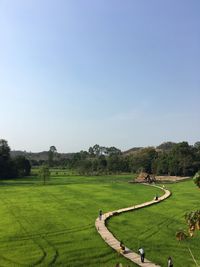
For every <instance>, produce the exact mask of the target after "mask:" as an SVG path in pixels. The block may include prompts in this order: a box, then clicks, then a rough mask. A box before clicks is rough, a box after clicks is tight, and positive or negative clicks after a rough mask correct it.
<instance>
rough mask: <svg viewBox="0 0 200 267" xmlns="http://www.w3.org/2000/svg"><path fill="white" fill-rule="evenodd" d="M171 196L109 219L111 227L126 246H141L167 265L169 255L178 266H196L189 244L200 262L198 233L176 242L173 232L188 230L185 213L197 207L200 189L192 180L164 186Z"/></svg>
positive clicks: (136, 247)
mask: <svg viewBox="0 0 200 267" xmlns="http://www.w3.org/2000/svg"><path fill="white" fill-rule="evenodd" d="M167 187H168V188H169V189H170V190H171V191H172V193H173V195H172V197H170V198H169V199H167V200H166V201H164V202H162V203H159V204H158V205H155V206H152V207H147V208H145V209H141V210H138V211H136V212H130V213H125V214H122V215H120V216H118V217H114V218H112V219H111V220H110V221H109V228H110V230H111V231H112V232H113V233H114V234H115V235H116V236H117V237H118V238H119V239H122V240H123V241H124V242H125V244H126V245H127V246H129V248H132V249H133V250H137V249H138V247H139V246H143V247H144V248H145V250H146V256H147V257H148V258H149V259H150V260H152V261H154V262H156V263H159V264H160V265H161V266H166V265H167V264H166V261H167V258H168V256H172V257H173V259H174V265H175V266H177V267H193V266H196V265H195V264H194V262H193V260H192V258H191V255H190V254H189V251H188V247H190V249H191V251H192V253H193V254H194V257H195V258H196V260H197V262H198V264H199V265H200V232H198V233H196V236H195V237H194V238H192V239H188V240H187V241H182V242H180V243H179V242H178V241H176V238H175V233H176V231H178V230H180V229H183V230H184V229H185V230H186V229H187V227H186V224H185V221H184V214H185V212H187V211H191V210H196V209H199V208H200V191H199V189H197V187H195V185H194V184H193V182H192V181H187V182H181V183H178V184H171V185H167Z"/></svg>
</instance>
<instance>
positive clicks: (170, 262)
mask: <svg viewBox="0 0 200 267" xmlns="http://www.w3.org/2000/svg"><path fill="white" fill-rule="evenodd" d="M173 266H174V265H173V261H172V258H171V257H169V258H168V261H167V267H173Z"/></svg>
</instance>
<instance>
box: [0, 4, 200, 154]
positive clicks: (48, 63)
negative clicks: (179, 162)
mask: <svg viewBox="0 0 200 267" xmlns="http://www.w3.org/2000/svg"><path fill="white" fill-rule="evenodd" d="M199 12H200V2H199V1H198V0H192V1H186V0H185V1H180V0H177V1H172V0H169V1H160V0H153V1H144V0H140V1H139V0H138V1H131V0H130V1H129V0H127V1H125V2H123V3H122V1H114V0H110V1H91V0H90V1H89V0H86V1H78V0H77V1H64V0H63V1H62V0H59V1H46V0H45V1H38V0H36V1H25V0H24V1H23V0H19V1H11V0H2V1H1V2H0V36H1V42H0V59H1V60H0V77H1V79H0V96H1V106H0V107H1V108H0V121H1V127H0V138H4V139H6V140H8V143H9V145H10V146H11V148H12V149H15V150H18V149H20V150H27V151H42V150H48V149H49V147H50V146H51V145H55V146H56V148H57V150H58V151H59V152H75V151H79V150H82V149H88V148H89V146H92V145H94V144H96V143H97V144H100V145H104V146H116V147H118V148H120V149H122V150H125V149H129V148H131V147H133V146H148V145H158V144H160V143H162V142H164V141H175V142H179V141H183V140H185V141H188V142H189V143H194V142H196V141H199V139H200V138H199V133H200V123H199V114H200V106H199V98H200V90H199V89H200V88H199V85H200V78H199V77H200V75H199V70H200V51H199V45H200V17H199Z"/></svg>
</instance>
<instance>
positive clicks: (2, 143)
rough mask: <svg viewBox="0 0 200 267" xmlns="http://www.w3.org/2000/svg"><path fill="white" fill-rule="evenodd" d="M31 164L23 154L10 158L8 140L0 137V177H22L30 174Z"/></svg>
mask: <svg viewBox="0 0 200 267" xmlns="http://www.w3.org/2000/svg"><path fill="white" fill-rule="evenodd" d="M30 171H31V164H30V162H29V160H28V159H26V158H25V157H24V156H17V157H16V158H14V159H13V158H11V156H10V147H9V145H8V142H7V141H6V140H4V139H0V179H9V178H17V177H24V176H28V175H30Z"/></svg>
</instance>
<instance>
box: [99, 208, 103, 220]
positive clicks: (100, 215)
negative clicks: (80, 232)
mask: <svg viewBox="0 0 200 267" xmlns="http://www.w3.org/2000/svg"><path fill="white" fill-rule="evenodd" d="M102 214H103V212H102V210H100V211H99V220H100V221H101V219H102Z"/></svg>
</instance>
